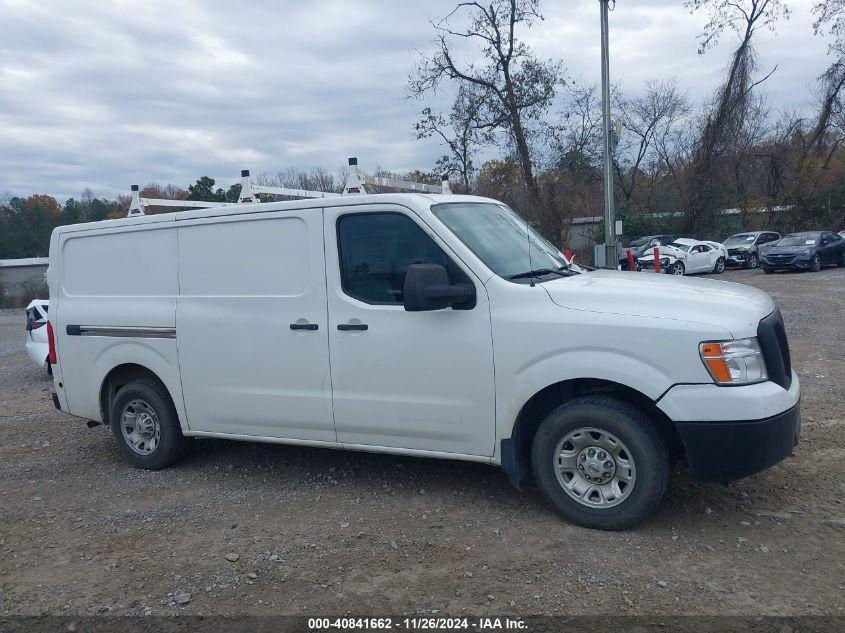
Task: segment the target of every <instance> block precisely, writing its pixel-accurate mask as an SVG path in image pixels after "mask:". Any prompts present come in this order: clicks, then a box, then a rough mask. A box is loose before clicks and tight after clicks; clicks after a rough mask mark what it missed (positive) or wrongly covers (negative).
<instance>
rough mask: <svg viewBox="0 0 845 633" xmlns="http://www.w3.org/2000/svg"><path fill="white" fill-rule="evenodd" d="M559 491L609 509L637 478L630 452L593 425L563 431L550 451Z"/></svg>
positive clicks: (608, 434) (617, 503) (621, 443)
mask: <svg viewBox="0 0 845 633" xmlns="http://www.w3.org/2000/svg"><path fill="white" fill-rule="evenodd" d="M554 469H555V477H556V478H557V482H558V484H560V487H561V488H562V489H563V491H564V492H565V493H566V494H567V495H569V497H571V498H572V499H574V500H575V501H577V502H578V503H579V504H581V505H583V506H587V507H589V508H612V507H613V506H617V505H619V504H620V503H622V502H623V501H625V499H627V498H628V497H629V496H630V494H631V491H632V490H633V489H634V485H635V483H636V479H637V469H636V466H635V464H634V458H633V455H631V451H630V450H629V449H628V447H627V446H626V445H625V443H624V442H622V440H620V439H619V438H618V437H616V436H615V435H613V434H611V433H608V432H607V431H604V430H602V429H598V428H595V427H583V428H578V429H575V430H574V431H570V432H569V433H567V434H566V435H565V436H564V437H563V438H562V439H561V440H560V442H558V443H557V446H556V447H555V452H554Z"/></svg>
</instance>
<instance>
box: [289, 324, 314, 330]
mask: <svg viewBox="0 0 845 633" xmlns="http://www.w3.org/2000/svg"><path fill="white" fill-rule="evenodd" d="M290 329H292V330H319V329H320V326H319V325H317V324H316V323H291V324H290Z"/></svg>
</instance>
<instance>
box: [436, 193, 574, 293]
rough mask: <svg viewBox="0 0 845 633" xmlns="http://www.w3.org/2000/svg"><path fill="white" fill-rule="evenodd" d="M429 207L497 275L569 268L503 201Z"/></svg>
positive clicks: (552, 248)
mask: <svg viewBox="0 0 845 633" xmlns="http://www.w3.org/2000/svg"><path fill="white" fill-rule="evenodd" d="M431 211H432V212H433V213H434V215H435V216H436V217H437V219H438V220H440V221H441V222H443V224H445V225H446V228H448V229H449V230H450V231H452V233H454V234H455V235H456V236H457V238H458V239H459V240H461V242H463V243H464V244H465V245H466V247H467V248H469V249H470V250H471V251H472V252H473V253H475V255H476V256H477V257H478V258H479V259H480V260H481V261H483V262H484V263H485V264H486V265H487V266H488V267H489V268H490V270H492V271H493V272H494V273H496V274H497V275H499V276H500V277H504V278H506V279H507V278H514V277H519V276H524V275H525V274H526V273H530V272H531V271H543V272H542V273H539V274H552V275H553V274H554V271H558V270H562V269H569V266H568V264H567V262H566V259H565V258H564V256H563V255H562V254H561V252H560V251H559V250H558V249H556V248H555V247H554V246H553V245H552V244H551V243H550V242H549V241H548V240H546V238H544V237H543V236H542V235H540V234H539V233H538V232H537V231H536V230H535V229H534V228H533V227H532V226H531V225H530V224H528V223H527V222H525V220H523V219H522V218H521V217H519V216H518V215H517V214H516V213H514V212H513V211H512V210H510V209H509V208H508V207H506V206H504V205H500V204H493V203H487V202H450V203H446V204H436V205H433V206H432V207H431ZM538 276H539V275H538Z"/></svg>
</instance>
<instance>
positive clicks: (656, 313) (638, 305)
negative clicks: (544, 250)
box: [542, 270, 775, 338]
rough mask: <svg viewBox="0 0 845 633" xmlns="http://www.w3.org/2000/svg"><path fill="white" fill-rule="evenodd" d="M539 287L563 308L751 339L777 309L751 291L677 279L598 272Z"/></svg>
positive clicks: (761, 294)
mask: <svg viewBox="0 0 845 633" xmlns="http://www.w3.org/2000/svg"><path fill="white" fill-rule="evenodd" d="M542 286H543V288H545V289H546V291H547V292H548V293H549V297H550V298H551V300H552V301H553V302H554V303H556V304H557V305H559V306H561V307H562V308H569V309H572V310H584V311H587V312H602V313H613V314H624V315H631V316H644V317H655V318H663V319H673V320H676V321H686V322H688V323H697V324H701V325H707V326H716V327H719V328H722V329H725V330H727V331H728V332H730V333H731V334H732V335H733V336H734V337H737V338H740V337H744V336H753V335H754V334H755V333H756V331H757V325H758V324H759V322H760V319H762V318H763V317H765V316H768V315H769V314H771V313H772V311H773V310H774V309H775V304H774V301H772V298H771V297H770V296H769V295H768V294H766V293H765V292H763V291H762V290H758V289H756V288H752V287H751V286H746V285H744V284H736V283H730V282H727V281H716V280H713V279H690V278H687V277H680V276H676V275H661V274H655V273H632V272H620V271H615V270H596V271H592V272H588V273H582V274H580V275H573V276H571V277H562V278H560V279H553V280H550V281H547V282H544V283H543V284H542ZM749 332H750V333H749Z"/></svg>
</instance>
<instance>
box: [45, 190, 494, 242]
mask: <svg viewBox="0 0 845 633" xmlns="http://www.w3.org/2000/svg"><path fill="white" fill-rule="evenodd" d="M446 202H487V203H496V204H501V203H500V202H498V201H496V200H493V199H491V198H484V197H481V196H468V195H458V194H451V195H448V194H446V195H444V194H427V193H372V194H355V195H347V196H336V197H331V198H303V199H299V200H284V201H282V202H256V203H250V204H232V205H229V206H225V207H209V208H206V209H191V210H189V211H175V212H172V213H157V214H155V215H136V216H131V217H126V218H117V219H114V220H101V221H99V222H85V223H80V224H66V225H63V226H59V227H56V229H55V232H57V233H75V232H77V231H93V230H96V229H102V228H118V227H124V226H125V227H129V226H137V225H141V224H157V223H161V222H175V221H177V220H192V219H198V218H212V217H221V216H231V215H246V214H253V213H269V212H272V211H285V210H288V209H290V210H291V211H293V210H299V209H314V208H324V207H349V206H362V205H368V204H369V205H372V204H398V205H402V206H406V207H411V208H414V209H416V210H420V209H423V208H429V207H431V205H433V204H442V203H446Z"/></svg>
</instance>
